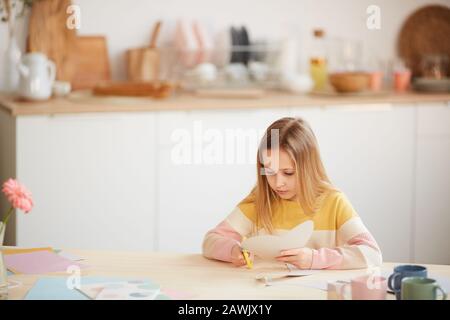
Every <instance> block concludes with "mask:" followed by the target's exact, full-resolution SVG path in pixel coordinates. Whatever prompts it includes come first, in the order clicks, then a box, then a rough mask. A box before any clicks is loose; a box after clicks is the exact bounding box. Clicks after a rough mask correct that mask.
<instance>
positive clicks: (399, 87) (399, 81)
mask: <svg viewBox="0 0 450 320" xmlns="http://www.w3.org/2000/svg"><path fill="white" fill-rule="evenodd" d="M410 82H411V71H409V70H404V71H396V72H394V88H395V91H397V92H405V91H406V90H408V88H409V84H410Z"/></svg>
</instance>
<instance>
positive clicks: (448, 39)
mask: <svg viewBox="0 0 450 320" xmlns="http://www.w3.org/2000/svg"><path fill="white" fill-rule="evenodd" d="M397 50H398V54H399V56H400V57H401V58H402V59H403V60H404V61H405V63H406V64H407V66H408V67H409V68H411V70H412V74H413V76H414V77H417V76H420V75H421V63H422V58H423V56H424V55H429V54H440V55H447V57H449V58H450V8H449V7H445V6H440V5H431V6H426V7H423V8H421V9H418V10H417V11H415V12H414V13H413V14H411V15H410V16H409V17H408V19H407V20H406V21H405V23H404V24H403V26H402V28H401V30H400V33H399V36H398V39H397Z"/></svg>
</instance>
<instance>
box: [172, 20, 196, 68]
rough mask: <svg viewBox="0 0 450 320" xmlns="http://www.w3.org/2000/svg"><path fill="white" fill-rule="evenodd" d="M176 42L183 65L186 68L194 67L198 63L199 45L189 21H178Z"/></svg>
mask: <svg viewBox="0 0 450 320" xmlns="http://www.w3.org/2000/svg"><path fill="white" fill-rule="evenodd" d="M174 42H175V48H176V50H177V53H178V57H179V60H180V61H181V63H182V65H183V66H184V67H186V68H192V67H194V66H195V65H196V64H197V62H198V61H197V59H198V51H199V45H198V42H197V40H196V38H195V34H194V29H193V28H192V27H191V25H190V24H189V23H188V22H187V21H185V20H178V21H177V24H176V27H175V39H174Z"/></svg>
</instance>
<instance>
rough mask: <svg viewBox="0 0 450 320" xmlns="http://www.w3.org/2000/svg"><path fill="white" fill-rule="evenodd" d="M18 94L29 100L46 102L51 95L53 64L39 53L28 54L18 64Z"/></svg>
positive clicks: (54, 71)
mask: <svg viewBox="0 0 450 320" xmlns="http://www.w3.org/2000/svg"><path fill="white" fill-rule="evenodd" d="M19 73H20V82H19V94H20V96H21V97H23V98H25V99H29V100H46V99H48V98H50V96H51V95H52V86H53V82H54V81H55V75H56V67H55V64H54V63H53V62H52V61H51V60H49V59H47V57H46V55H45V54H43V53H40V52H33V53H28V54H26V55H24V56H23V58H22V62H21V63H20V64H19Z"/></svg>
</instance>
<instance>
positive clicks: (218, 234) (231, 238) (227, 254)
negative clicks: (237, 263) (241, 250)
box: [203, 221, 242, 262]
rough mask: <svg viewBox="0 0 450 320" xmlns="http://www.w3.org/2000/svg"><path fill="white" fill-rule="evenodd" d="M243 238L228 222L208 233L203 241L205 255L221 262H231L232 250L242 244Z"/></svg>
mask: <svg viewBox="0 0 450 320" xmlns="http://www.w3.org/2000/svg"><path fill="white" fill-rule="evenodd" d="M241 240H242V236H241V235H240V234H239V232H237V231H236V230H234V229H233V228H232V227H231V226H230V224H229V223H228V222H226V221H222V222H221V223H219V225H217V226H216V227H215V228H214V229H212V230H210V231H208V233H207V234H206V236H205V239H204V240H203V255H204V256H205V257H207V258H211V259H217V260H221V261H226V262H230V261H231V249H232V248H233V246H234V245H235V244H240V242H241Z"/></svg>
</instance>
